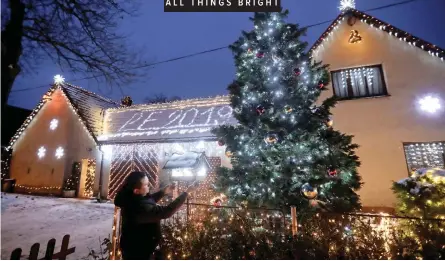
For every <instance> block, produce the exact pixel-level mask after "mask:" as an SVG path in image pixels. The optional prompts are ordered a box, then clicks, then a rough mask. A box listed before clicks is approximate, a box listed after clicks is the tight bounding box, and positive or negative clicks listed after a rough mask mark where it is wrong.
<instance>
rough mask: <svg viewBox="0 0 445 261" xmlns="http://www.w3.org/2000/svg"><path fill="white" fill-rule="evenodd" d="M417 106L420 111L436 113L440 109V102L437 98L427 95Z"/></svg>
mask: <svg viewBox="0 0 445 261" xmlns="http://www.w3.org/2000/svg"><path fill="white" fill-rule="evenodd" d="M419 106H420V109H421V110H422V111H425V112H428V113H436V112H437V111H438V110H440V108H441V107H442V106H441V105H440V100H439V98H437V97H433V96H431V95H427V96H425V97H423V98H422V99H420V100H419Z"/></svg>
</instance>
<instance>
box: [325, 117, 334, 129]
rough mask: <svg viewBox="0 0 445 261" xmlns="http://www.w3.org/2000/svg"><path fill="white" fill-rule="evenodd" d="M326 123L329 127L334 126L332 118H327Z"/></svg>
mask: <svg viewBox="0 0 445 261" xmlns="http://www.w3.org/2000/svg"><path fill="white" fill-rule="evenodd" d="M326 125H327V126H328V127H329V128H332V126H334V120H332V119H331V118H329V119H327V120H326Z"/></svg>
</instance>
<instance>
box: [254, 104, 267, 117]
mask: <svg viewBox="0 0 445 261" xmlns="http://www.w3.org/2000/svg"><path fill="white" fill-rule="evenodd" d="M264 112H266V108H264V106H261V105H258V106H257V107H256V113H257V114H258V116H260V115H263V114H264Z"/></svg>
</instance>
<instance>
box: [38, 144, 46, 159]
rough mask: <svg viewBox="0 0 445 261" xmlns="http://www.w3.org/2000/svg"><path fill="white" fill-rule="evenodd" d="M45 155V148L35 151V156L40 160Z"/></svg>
mask: <svg viewBox="0 0 445 261" xmlns="http://www.w3.org/2000/svg"><path fill="white" fill-rule="evenodd" d="M45 154H46V149H45V147H43V146H42V147H40V148H39V150H38V151H37V156H38V157H39V158H40V159H41V158H43V157H45Z"/></svg>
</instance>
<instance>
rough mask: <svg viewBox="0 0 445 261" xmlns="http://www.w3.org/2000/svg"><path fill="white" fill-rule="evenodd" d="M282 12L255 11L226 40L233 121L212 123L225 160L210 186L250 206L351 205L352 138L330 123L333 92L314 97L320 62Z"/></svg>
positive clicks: (324, 76) (321, 74)
mask: <svg viewBox="0 0 445 261" xmlns="http://www.w3.org/2000/svg"><path fill="white" fill-rule="evenodd" d="M287 13H288V12H287V11H284V12H280V13H255V15H254V17H253V18H251V20H252V21H253V23H254V26H255V29H254V30H252V31H250V32H243V33H242V36H241V37H240V38H239V39H238V40H237V41H236V42H235V43H234V44H233V45H231V46H230V48H231V50H232V52H233V54H234V58H235V65H236V69H237V74H236V75H237V79H236V80H235V81H234V82H233V83H232V84H231V85H230V86H229V87H228V89H229V92H230V100H231V106H232V107H233V114H234V117H235V118H236V119H237V120H238V121H239V123H240V124H239V125H237V126H230V125H224V126H221V127H219V128H216V129H214V130H213V133H214V134H215V135H216V136H217V137H218V138H219V141H218V143H219V144H220V145H226V150H227V151H226V152H227V153H226V154H227V155H228V156H231V163H232V168H230V169H229V168H220V169H219V171H218V179H217V182H216V184H215V186H216V187H217V189H219V190H220V191H221V192H223V193H225V194H226V195H227V196H228V198H229V199H230V200H233V201H235V202H238V203H239V202H246V203H247V204H248V205H251V206H268V207H286V206H291V205H295V206H296V207H297V208H298V209H299V211H301V210H304V209H306V210H307V209H313V208H314V207H316V206H317V207H325V208H326V207H327V208H329V209H331V210H334V211H350V210H354V209H358V208H359V207H360V202H359V197H358V195H357V194H356V193H355V191H356V190H357V189H359V188H360V187H361V179H360V176H359V175H358V174H357V167H358V166H359V161H358V157H357V156H356V155H355V152H354V150H355V149H356V148H357V147H358V146H357V145H356V144H353V143H351V140H352V136H349V135H345V134H342V133H340V132H338V131H336V130H334V129H333V128H332V123H333V122H332V120H331V118H330V115H331V113H330V109H331V108H332V107H333V106H334V105H335V103H336V100H335V98H333V97H332V98H328V99H326V100H324V101H323V102H321V103H320V104H318V105H317V104H316V101H317V100H318V98H319V96H320V93H321V92H322V91H324V90H326V85H327V84H328V83H329V74H328V72H327V70H326V69H327V66H325V65H322V64H321V63H319V62H313V61H312V60H311V59H310V58H309V57H308V54H306V53H305V51H304V50H305V48H306V47H307V43H306V42H303V41H301V40H300V37H301V36H302V35H304V33H305V29H302V28H299V26H298V25H296V24H288V23H285V22H284V19H285V18H286V17H287Z"/></svg>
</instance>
